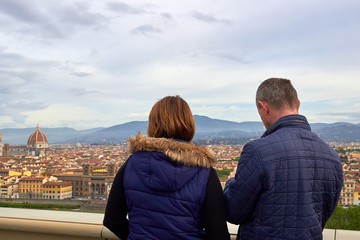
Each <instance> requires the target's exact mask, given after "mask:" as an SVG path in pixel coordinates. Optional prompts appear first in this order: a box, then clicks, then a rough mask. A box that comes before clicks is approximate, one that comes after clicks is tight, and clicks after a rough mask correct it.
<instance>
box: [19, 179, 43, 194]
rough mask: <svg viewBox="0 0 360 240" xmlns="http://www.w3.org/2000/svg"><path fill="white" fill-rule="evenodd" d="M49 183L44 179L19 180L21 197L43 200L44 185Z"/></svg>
mask: <svg viewBox="0 0 360 240" xmlns="http://www.w3.org/2000/svg"><path fill="white" fill-rule="evenodd" d="M46 182H47V179H46V178H43V177H23V178H21V179H20V180H19V197H20V198H28V199H42V185H43V184H44V183H46Z"/></svg>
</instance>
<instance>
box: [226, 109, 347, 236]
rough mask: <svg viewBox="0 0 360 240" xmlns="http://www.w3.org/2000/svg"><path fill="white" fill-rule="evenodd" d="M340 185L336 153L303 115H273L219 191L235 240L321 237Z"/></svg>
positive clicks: (339, 165)
mask: <svg viewBox="0 0 360 240" xmlns="http://www.w3.org/2000/svg"><path fill="white" fill-rule="evenodd" d="M342 184H343V175H342V165H341V162H340V159H339V156H338V154H337V153H336V152H335V151H334V150H333V149H332V148H331V147H330V146H329V145H327V144H326V143H325V142H324V141H322V140H321V139H320V138H319V137H318V136H317V135H316V134H314V133H312V132H311V129H310V125H309V124H308V122H307V120H306V118H305V117H304V116H301V115H289V116H285V117H283V118H281V119H279V120H278V121H277V122H276V123H274V124H273V125H272V126H271V127H269V128H268V129H267V131H266V132H265V133H264V134H263V136H262V137H261V138H260V139H257V140H254V141H252V142H250V143H248V144H246V145H245V146H244V148H243V151H242V154H241V157H240V160H239V164H238V167H237V171H236V174H235V178H231V179H229V180H228V182H227V183H226V186H225V190H224V194H225V199H226V204H227V218H228V221H229V222H231V223H234V224H240V227H239V231H238V239H322V230H323V228H324V226H325V223H326V221H327V220H328V219H329V217H330V216H331V214H332V213H333V211H334V210H335V208H336V206H337V202H338V199H339V195H340V191H341V188H342Z"/></svg>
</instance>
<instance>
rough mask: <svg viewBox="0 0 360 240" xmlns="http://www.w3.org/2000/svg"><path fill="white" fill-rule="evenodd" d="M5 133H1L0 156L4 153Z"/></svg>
mask: <svg viewBox="0 0 360 240" xmlns="http://www.w3.org/2000/svg"><path fill="white" fill-rule="evenodd" d="M2 138H3V134H2V133H0V157H1V156H2V155H3V139H2Z"/></svg>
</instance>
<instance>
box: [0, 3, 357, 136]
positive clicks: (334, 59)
mask: <svg viewBox="0 0 360 240" xmlns="http://www.w3.org/2000/svg"><path fill="white" fill-rule="evenodd" d="M359 11H360V2H359V1H357V0H352V1H351V0H344V1H335V0H327V1H325V0H317V1H312V0H311V1H310V0H301V1H297V0H295V1H287V0H268V1H260V0H241V1H238V0H223V1H214V0H212V1H204V0H195V1H194V0H192V1H188V0H183V1H165V0H149V1H138V0H131V1H130V0H128V1H115V0H108V1H106V0H92V1H85V0H84V1H78V0H66V1H65V0H64V1H47V0H27V1H23V0H1V1H0V129H2V128H9V127H34V128H35V127H36V124H37V123H39V124H40V127H73V128H76V129H86V128H91V127H109V126H112V125H115V124H120V123H124V122H128V121H133V120H146V119H147V115H148V112H149V111H150V109H151V107H152V105H153V104H154V103H155V102H156V101H157V100H159V99H160V98H162V97H164V96H167V95H180V96H182V97H183V98H184V99H185V100H186V101H187V102H188V103H189V105H190V107H191V108H192V111H193V113H194V114H198V115H206V116H209V117H211V118H218V119H225V120H231V121H237V122H240V121H260V118H259V117H258V115H257V111H256V107H255V102H254V98H255V92H256V89H257V87H258V85H259V84H260V83H261V82H262V81H263V80H265V79H267V78H269V77H283V78H288V79H290V80H292V82H293V85H294V86H295V88H296V89H297V91H298V95H299V98H300V101H301V107H300V113H301V114H304V115H305V116H306V117H307V118H308V119H309V121H310V122H312V123H315V122H323V123H331V122H338V121H344V122H351V123H359V122H360V94H359V89H360V67H359V66H360V47H359V42H360V26H359V22H360V14H359Z"/></svg>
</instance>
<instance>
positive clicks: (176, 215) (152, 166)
mask: <svg viewBox="0 0 360 240" xmlns="http://www.w3.org/2000/svg"><path fill="white" fill-rule="evenodd" d="M209 173H210V168H200V167H187V166H184V165H180V164H178V163H176V162H174V161H172V160H171V159H170V158H168V157H167V156H165V155H164V154H162V153H159V152H146V151H142V152H135V153H133V154H132V156H131V157H130V158H129V159H128V161H127V166H126V169H125V174H124V191H125V197H126V203H127V206H128V209H129V230H130V234H129V236H128V239H204V238H205V232H204V231H203V226H202V222H201V211H202V206H203V203H204V200H205V193H206V184H207V181H208V177H209Z"/></svg>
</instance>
